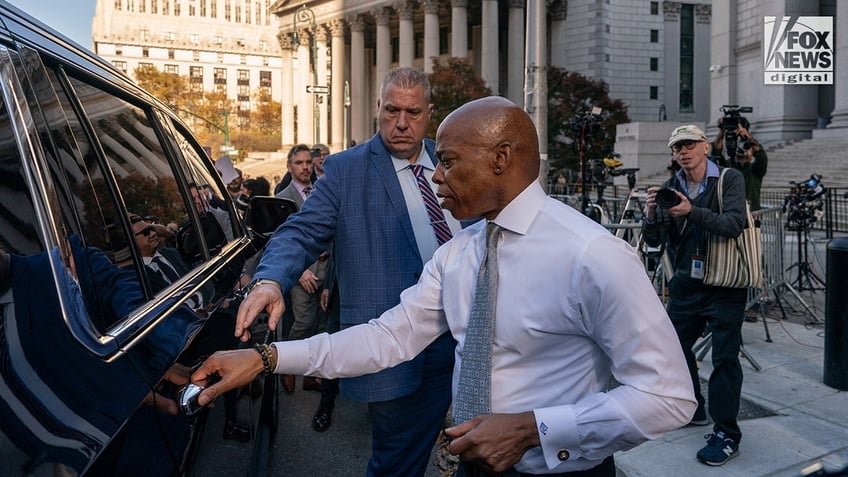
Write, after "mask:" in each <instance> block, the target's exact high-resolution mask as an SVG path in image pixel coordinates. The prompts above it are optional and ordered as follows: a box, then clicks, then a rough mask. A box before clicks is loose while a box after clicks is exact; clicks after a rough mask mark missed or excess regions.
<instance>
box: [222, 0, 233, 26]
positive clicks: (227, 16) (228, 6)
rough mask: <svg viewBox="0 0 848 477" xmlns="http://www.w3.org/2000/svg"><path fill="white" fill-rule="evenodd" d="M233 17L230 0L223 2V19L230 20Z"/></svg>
mask: <svg viewBox="0 0 848 477" xmlns="http://www.w3.org/2000/svg"><path fill="white" fill-rule="evenodd" d="M232 19H233V14H232V4H231V3H230V0H227V1H226V2H224V20H227V21H230V20H232Z"/></svg>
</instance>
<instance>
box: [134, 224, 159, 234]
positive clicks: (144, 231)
mask: <svg viewBox="0 0 848 477" xmlns="http://www.w3.org/2000/svg"><path fill="white" fill-rule="evenodd" d="M155 231H156V227H154V226H152V225H148V226H147V227H145V228H143V229H141V230H139V231H138V232H136V233H135V236H136V237H138V236H139V235H144V236H145V237H148V236H150V232H155Z"/></svg>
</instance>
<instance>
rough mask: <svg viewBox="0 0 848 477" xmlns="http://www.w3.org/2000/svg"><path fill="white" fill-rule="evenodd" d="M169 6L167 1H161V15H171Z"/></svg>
mask: <svg viewBox="0 0 848 477" xmlns="http://www.w3.org/2000/svg"><path fill="white" fill-rule="evenodd" d="M170 7H171V5H170V4H169V0H162V15H170V14H171V8H170Z"/></svg>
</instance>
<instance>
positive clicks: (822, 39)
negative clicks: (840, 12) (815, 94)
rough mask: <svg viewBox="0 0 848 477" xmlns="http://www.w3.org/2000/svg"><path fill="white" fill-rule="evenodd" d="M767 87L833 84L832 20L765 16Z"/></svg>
mask: <svg viewBox="0 0 848 477" xmlns="http://www.w3.org/2000/svg"><path fill="white" fill-rule="evenodd" d="M763 26H764V28H763V45H764V46H765V48H763V53H764V56H765V58H764V61H763V66H764V69H765V72H764V81H765V84H833V60H834V54H833V17H765V23H764V25H763Z"/></svg>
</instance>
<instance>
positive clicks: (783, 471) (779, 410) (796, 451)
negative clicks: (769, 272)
mask: <svg viewBox="0 0 848 477" xmlns="http://www.w3.org/2000/svg"><path fill="white" fill-rule="evenodd" d="M813 301H814V302H815V306H816V307H817V309H818V310H819V312H820V313H821V316H824V293H817V294H816V297H815V298H814V300H813ZM778 317H780V311H779V310H778V309H772V310H771V311H770V312H769V313H768V319H767V321H766V324H767V325H768V331H769V332H770V334H771V338H772V342H771V343H769V342H766V332H765V328H764V326H763V322H762V319H761V320H760V321H758V322H756V323H747V322H746V323H745V324H744V326H743V330H742V336H743V339H744V340H745V349H746V350H747V352H748V354H749V355H750V356H751V357H752V358H753V359H754V361H756V362H757V363H758V364H759V365H760V366H761V367H762V370H761V371H759V372H758V371H756V370H755V369H754V367H753V366H752V365H751V363H750V362H749V361H747V360H746V359H745V358H744V357H742V358H740V360H741V362H742V369H743V372H744V373H745V376H744V381H743V385H742V397H743V406H742V407H743V411H744V409H745V408H746V406H747V407H749V408H750V407H752V408H758V407H761V408H764V409H763V410H764V411H766V412H765V413H764V414H766V415H768V414H772V413H773V414H774V415H768V416H767V417H756V413H754V415H755V416H754V417H751V418H744V417H743V416H742V415H743V414H744V412H740V421H739V424H740V427H741V428H742V433H743V437H742V442H741V444H740V447H739V449H740V453H739V455H738V456H737V457H735V458H733V459H731V460H730V461H729V462H728V463H726V464H725V465H724V466H721V467H710V466H707V465H704V464H701V463H700V462H698V461H697V460H696V459H695V453H696V452H697V451H698V449H700V448H701V447H702V446H703V445H704V444H705V440H704V434H707V433H710V432H712V426H711V425H710V426H704V427H697V426H693V427H685V428H682V429H678V430H676V431H674V432H670V433H668V434H666V435H664V436H663V437H661V438H660V439H658V440H656V441H653V442H648V443H645V444H643V445H641V446H639V447H637V448H635V449H633V450H630V451H627V452H620V453H618V454H616V456H615V458H616V464H617V467H618V470H619V472H618V473H619V475H623V476H626V477H642V476H645V477H647V476H651V477H654V476H687V477H698V476H709V477H727V476H746V477H747V476H778V477H784V476H785V477H795V476H800V475H801V471H802V470H803V469H804V468H805V467H807V466H809V465H811V464H814V463H817V462H818V463H821V464H822V466H823V467H824V469H825V470H828V471H835V470H837V469H842V468H844V467H845V466H848V392H845V391H839V390H837V389H833V388H831V387H828V386H826V385H825V384H824V383H823V382H822V379H823V378H822V376H823V367H824V333H825V332H824V325H823V324H819V325H815V326H811V325H804V324H799V323H796V322H793V321H792V320H783V319H780V320H777V319H776V318H778ZM796 321H797V320H796ZM846 352H848V350H846ZM709 356H710V355H709V353H708V354H707V356H706V357H705V358H704V360H703V362H702V363H701V370H700V374H701V378H702V379H708V378H709V374H710V372H711V370H712V365H711V363H710V357H709ZM704 392H706V390H704ZM768 411H771V412H768ZM759 415H761V416H762V415H763V414H762V413H761V414H759Z"/></svg>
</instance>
